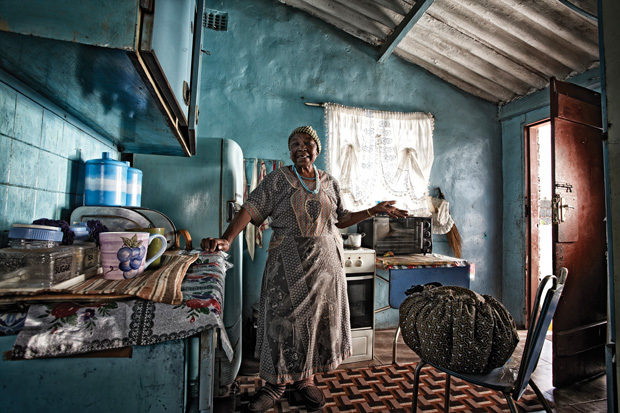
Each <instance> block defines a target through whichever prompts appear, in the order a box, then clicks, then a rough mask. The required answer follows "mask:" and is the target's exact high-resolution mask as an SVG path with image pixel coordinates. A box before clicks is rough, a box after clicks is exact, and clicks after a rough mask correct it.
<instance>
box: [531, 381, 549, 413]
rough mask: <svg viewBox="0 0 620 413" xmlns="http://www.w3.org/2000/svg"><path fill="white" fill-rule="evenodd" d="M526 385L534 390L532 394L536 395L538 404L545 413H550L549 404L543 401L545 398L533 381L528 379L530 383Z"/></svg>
mask: <svg viewBox="0 0 620 413" xmlns="http://www.w3.org/2000/svg"><path fill="white" fill-rule="evenodd" d="M528 384H529V385H530V387H531V388H532V389H533V390H534V393H536V396H538V399H539V400H540V402H541V403H542V405H543V407H544V408H545V411H546V412H547V413H552V410H551V406H550V405H549V402H548V401H547V399H545V396H543V394H542V392H541V391H540V389H539V388H538V386H537V385H536V383H534V380H532V378H531V377H530V381H529V383H528Z"/></svg>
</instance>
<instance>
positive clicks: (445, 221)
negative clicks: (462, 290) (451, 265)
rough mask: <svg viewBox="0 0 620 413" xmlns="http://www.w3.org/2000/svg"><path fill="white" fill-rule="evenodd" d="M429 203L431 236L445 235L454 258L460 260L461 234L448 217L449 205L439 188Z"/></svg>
mask: <svg viewBox="0 0 620 413" xmlns="http://www.w3.org/2000/svg"><path fill="white" fill-rule="evenodd" d="M431 203H432V206H433V211H432V212H433V234H446V238H447V239H448V245H450V248H451V249H452V253H453V254H454V256H455V257H456V258H461V252H462V244H463V241H462V239H461V234H460V233H459V230H458V228H457V227H456V225H455V224H454V220H453V219H452V217H451V216H450V204H449V202H448V201H447V200H446V198H445V196H444V194H443V192H441V189H440V188H437V196H436V197H432V198H431Z"/></svg>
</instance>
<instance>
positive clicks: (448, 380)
mask: <svg viewBox="0 0 620 413" xmlns="http://www.w3.org/2000/svg"><path fill="white" fill-rule="evenodd" d="M451 381H452V376H451V375H449V374H448V373H446V395H445V399H444V407H443V411H444V412H445V413H448V412H449V411H450V387H451V384H452V383H451Z"/></svg>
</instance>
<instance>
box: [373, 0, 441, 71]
mask: <svg viewBox="0 0 620 413" xmlns="http://www.w3.org/2000/svg"><path fill="white" fill-rule="evenodd" d="M433 1H434V0H418V1H416V2H415V4H414V5H413V7H412V8H411V10H409V13H407V15H406V16H405V17H404V18H403V20H402V21H401V22H400V24H399V25H398V26H396V28H395V29H394V31H393V32H392V34H390V35H389V36H388V38H387V39H385V43H383V46H381V50H379V63H383V62H385V60H386V59H387V58H388V57H389V56H390V55H391V54H392V52H393V51H394V49H396V46H398V43H400V41H401V40H403V39H404V38H405V36H407V33H409V31H410V30H411V28H413V26H414V25H415V24H416V23H417V22H418V20H420V17H422V15H424V13H425V12H426V10H427V9H428V8H429V7H430V6H431V4H433Z"/></svg>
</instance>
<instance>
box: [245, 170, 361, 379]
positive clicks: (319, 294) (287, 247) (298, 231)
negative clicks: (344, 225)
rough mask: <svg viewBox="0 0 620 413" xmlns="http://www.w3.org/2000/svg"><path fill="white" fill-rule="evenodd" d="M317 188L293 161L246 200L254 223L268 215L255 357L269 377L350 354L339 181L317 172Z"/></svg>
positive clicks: (312, 368)
mask: <svg viewBox="0 0 620 413" xmlns="http://www.w3.org/2000/svg"><path fill="white" fill-rule="evenodd" d="M318 172H319V176H320V186H321V189H320V191H319V193H318V194H312V193H310V192H308V191H306V190H305V189H304V188H303V187H302V186H301V184H300V183H299V179H298V178H297V176H295V173H294V172H293V171H292V170H291V169H290V167H283V168H279V169H277V170H276V171H274V172H272V173H270V174H269V175H267V176H266V177H265V179H264V180H263V181H262V182H261V183H260V185H259V186H258V187H257V188H256V189H255V190H254V191H253V192H252V193H251V194H250V195H249V197H248V200H247V201H246V202H245V203H244V205H243V208H244V209H246V210H247V211H248V212H249V214H250V216H251V217H252V223H253V224H255V225H260V224H261V223H262V222H263V221H264V220H265V219H266V218H267V217H271V224H270V225H271V227H272V229H273V235H272V237H271V242H270V244H269V248H268V250H267V251H268V257H267V263H266V265H265V272H264V274H263V281H262V287H261V296H260V297H261V298H260V308H259V316H258V317H259V319H258V337H257V346H256V356H257V357H258V358H259V359H260V377H261V378H263V379H264V380H266V381H268V382H271V383H286V382H291V381H296V380H301V379H304V378H306V377H309V376H311V375H313V374H315V373H317V372H322V371H329V370H332V369H334V368H335V367H337V366H338V365H339V364H340V363H341V362H342V360H344V359H345V358H347V357H349V356H350V355H351V328H350V323H349V307H348V299H347V286H346V279H345V273H344V267H343V262H342V261H343V249H342V248H343V247H342V236H341V235H340V232H339V231H338V228H336V226H335V225H336V223H337V222H339V221H346V220H348V219H349V218H350V216H351V213H350V212H349V211H347V210H346V209H344V207H343V206H342V202H341V198H340V188H339V186H338V183H337V182H336V180H334V178H332V177H331V176H330V175H329V174H327V173H325V172H323V171H318Z"/></svg>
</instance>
